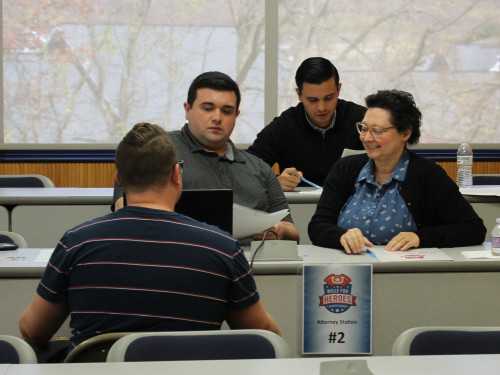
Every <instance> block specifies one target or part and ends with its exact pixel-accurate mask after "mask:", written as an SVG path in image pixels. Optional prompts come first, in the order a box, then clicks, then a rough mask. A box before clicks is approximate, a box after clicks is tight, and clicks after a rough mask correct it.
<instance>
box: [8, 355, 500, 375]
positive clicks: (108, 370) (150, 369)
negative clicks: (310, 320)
mask: <svg viewBox="0 0 500 375" xmlns="http://www.w3.org/2000/svg"><path fill="white" fill-rule="evenodd" d="M339 361H347V363H351V364H355V363H356V362H358V361H366V363H367V365H368V368H369V370H370V371H371V372H372V373H373V374H375V375H381V374H384V375H392V374H395V375H396V374H397V375H401V374H405V375H414V374H415V375H417V374H418V375H421V374H426V375H432V374H439V375H441V374H457V375H462V374H463V375H470V374H481V375H485V374H498V371H499V368H500V355H468V356H414V357H369V358H360V357H354V358H287V359H262V360H232V361H174V362H128V363H64V364H35V365H9V366H8V368H7V372H6V373H5V375H67V374H72V375H87V374H89V373H91V374H93V375H101V374H102V375H129V374H130V375H132V374H133V375H135V374H138V373H147V374H151V375H153V374H162V375H163V374H190V375H197V374H200V375H220V374H222V373H226V374H239V375H257V374H259V375H260V374H273V375H281V374H283V375H295V374H297V375H298V374H300V375H302V374H308V375H319V374H320V367H321V363H322V362H323V363H325V362H330V363H331V362H339ZM0 371H1V367H0ZM336 373H338V374H341V372H336ZM342 373H343V374H347V373H351V372H350V371H346V372H342ZM330 374H332V373H329V375H330Z"/></svg>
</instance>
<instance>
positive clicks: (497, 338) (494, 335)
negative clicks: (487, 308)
mask: <svg viewBox="0 0 500 375" xmlns="http://www.w3.org/2000/svg"><path fill="white" fill-rule="evenodd" d="M459 354H500V327H417V328H411V329H409V330H407V331H405V332H403V333H402V334H401V335H399V336H398V338H397V339H396V341H394V345H393V346H392V355H459Z"/></svg>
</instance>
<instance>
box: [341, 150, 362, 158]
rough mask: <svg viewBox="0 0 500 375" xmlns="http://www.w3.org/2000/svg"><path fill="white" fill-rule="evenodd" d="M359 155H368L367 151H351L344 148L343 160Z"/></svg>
mask: <svg viewBox="0 0 500 375" xmlns="http://www.w3.org/2000/svg"><path fill="white" fill-rule="evenodd" d="M359 154H366V151H365V150H351V149H350V148H344V151H342V156H341V158H343V157H346V156H351V155H359Z"/></svg>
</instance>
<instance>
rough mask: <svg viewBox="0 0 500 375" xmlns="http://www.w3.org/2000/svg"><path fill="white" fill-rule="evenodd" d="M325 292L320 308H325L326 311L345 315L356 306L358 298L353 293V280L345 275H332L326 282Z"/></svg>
mask: <svg viewBox="0 0 500 375" xmlns="http://www.w3.org/2000/svg"><path fill="white" fill-rule="evenodd" d="M324 282H325V285H323V288H324V292H325V294H323V295H322V296H319V300H320V303H319V305H320V306H325V307H326V309H327V310H328V311H330V312H332V313H334V314H338V313H343V312H345V311H347V310H349V308H350V307H351V306H356V296H353V295H352V293H351V289H352V284H351V279H350V278H349V277H348V276H346V275H344V274H340V275H335V274H333V273H332V274H331V275H329V276H327V277H326V278H325V280H324Z"/></svg>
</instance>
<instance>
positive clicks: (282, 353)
mask: <svg viewBox="0 0 500 375" xmlns="http://www.w3.org/2000/svg"><path fill="white" fill-rule="evenodd" d="M289 356H290V348H289V347H288V344H287V343H286V341H285V340H284V339H283V338H282V337H281V336H279V335H277V334H275V333H272V332H270V331H265V330H258V329H242V330H222V331H187V332H143V333H133V334H130V335H127V336H125V337H122V338H121V339H119V340H118V341H117V342H116V343H115V344H113V346H112V347H111V349H110V351H109V353H108V358H107V361H108V362H137V361H189V360H217V359H263V358H288V357H289Z"/></svg>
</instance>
